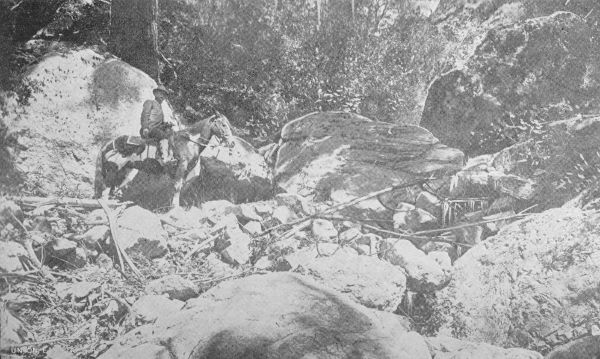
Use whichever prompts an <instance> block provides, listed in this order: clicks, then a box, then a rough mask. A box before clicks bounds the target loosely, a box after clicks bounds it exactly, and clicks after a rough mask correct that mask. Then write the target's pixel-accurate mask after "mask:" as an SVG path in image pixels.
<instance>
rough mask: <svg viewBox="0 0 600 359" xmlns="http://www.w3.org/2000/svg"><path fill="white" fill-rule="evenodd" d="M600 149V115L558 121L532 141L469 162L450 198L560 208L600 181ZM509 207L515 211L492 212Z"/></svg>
mask: <svg viewBox="0 0 600 359" xmlns="http://www.w3.org/2000/svg"><path fill="white" fill-rule="evenodd" d="M599 146H600V117H598V116H596V117H593V116H585V117H584V116H575V117H573V118H570V119H567V120H562V121H556V122H553V123H551V124H549V125H547V126H545V127H544V130H543V131H542V132H541V133H538V134H532V135H531V136H530V139H528V140H527V141H524V142H520V143H517V144H515V145H512V146H509V147H507V148H505V149H503V150H501V151H499V152H497V153H494V154H490V155H481V156H478V157H474V158H471V159H469V162H468V163H467V165H466V166H465V167H464V168H463V169H462V170H461V171H459V172H457V173H456V174H455V175H454V177H453V179H452V186H451V189H450V195H452V196H467V197H468V196H485V197H490V196H491V197H506V196H508V198H512V199H513V201H514V203H513V205H512V207H513V208H526V207H529V206H531V205H533V204H535V205H536V206H537V207H536V208H537V209H542V210H543V209H548V208H553V207H558V206H561V205H563V204H565V202H567V201H569V200H571V199H572V198H573V197H576V196H578V195H579V194H580V193H581V192H582V189H584V188H588V187H590V185H593V184H594V183H597V180H596V177H597V168H598V167H599V166H600V157H599V156H598V154H597V150H598V147H599ZM596 186H597V184H596ZM597 197H598V195H597V193H596V194H594V193H588V194H587V195H583V196H581V198H580V201H579V205H585V204H586V203H588V202H589V201H591V200H593V199H594V198H597ZM492 207H495V206H492ZM501 207H502V206H501ZM506 209H510V208H495V209H490V211H492V210H494V211H501V210H506Z"/></svg>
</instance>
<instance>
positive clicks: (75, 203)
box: [6, 196, 129, 209]
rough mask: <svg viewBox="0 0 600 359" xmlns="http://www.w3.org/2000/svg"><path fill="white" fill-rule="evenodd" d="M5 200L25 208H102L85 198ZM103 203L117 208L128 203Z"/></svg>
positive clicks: (12, 198) (23, 197) (92, 200)
mask: <svg viewBox="0 0 600 359" xmlns="http://www.w3.org/2000/svg"><path fill="white" fill-rule="evenodd" d="M6 199H7V200H9V201H13V202H15V203H18V204H20V205H22V206H27V207H40V206H45V205H50V204H53V205H58V206H70V207H81V208H86V209H98V208H102V206H100V204H99V203H98V200H97V199H87V198H70V197H36V196H7V197H6ZM105 203H106V205H107V206H108V207H118V206H121V205H123V204H127V203H129V202H119V201H114V200H112V201H105Z"/></svg>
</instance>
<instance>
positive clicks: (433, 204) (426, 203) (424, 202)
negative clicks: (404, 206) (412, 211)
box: [415, 191, 442, 215]
mask: <svg viewBox="0 0 600 359" xmlns="http://www.w3.org/2000/svg"><path fill="white" fill-rule="evenodd" d="M415 206H416V207H417V208H421V209H422V210H425V211H427V212H429V213H431V214H433V215H440V214H441V208H442V202H441V201H440V199H439V198H438V197H436V196H435V195H434V194H431V193H429V192H427V191H422V192H421V193H419V195H418V196H417V200H416V203H415Z"/></svg>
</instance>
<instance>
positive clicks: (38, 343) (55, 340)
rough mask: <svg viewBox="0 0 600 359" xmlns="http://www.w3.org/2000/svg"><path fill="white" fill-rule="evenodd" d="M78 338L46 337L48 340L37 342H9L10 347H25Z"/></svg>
mask: <svg viewBox="0 0 600 359" xmlns="http://www.w3.org/2000/svg"><path fill="white" fill-rule="evenodd" d="M77 339H79V338H71V337H69V338H55V339H48V340H42V341H39V342H28V343H22V344H11V346H12V347H27V346H38V345H44V344H51V343H56V342H62V341H63V340H77Z"/></svg>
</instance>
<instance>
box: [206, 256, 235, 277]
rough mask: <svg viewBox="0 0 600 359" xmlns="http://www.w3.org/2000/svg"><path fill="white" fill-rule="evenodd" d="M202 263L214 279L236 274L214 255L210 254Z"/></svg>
mask: <svg viewBox="0 0 600 359" xmlns="http://www.w3.org/2000/svg"><path fill="white" fill-rule="evenodd" d="M204 263H205V264H206V266H207V268H208V269H210V271H211V272H212V274H213V276H214V277H216V278H221V277H227V276H230V275H233V274H235V273H236V271H235V270H234V269H233V268H231V266H229V265H228V264H227V263H225V262H223V261H222V260H221V258H220V257H219V256H218V255H217V254H216V253H210V254H209V255H208V256H206V258H204Z"/></svg>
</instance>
